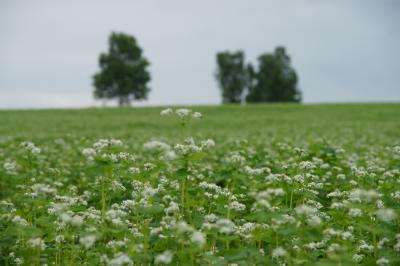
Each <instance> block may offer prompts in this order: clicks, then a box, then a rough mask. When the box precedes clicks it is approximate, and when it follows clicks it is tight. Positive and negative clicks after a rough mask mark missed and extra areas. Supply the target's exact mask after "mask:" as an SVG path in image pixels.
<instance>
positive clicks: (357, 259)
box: [353, 254, 364, 262]
mask: <svg viewBox="0 0 400 266" xmlns="http://www.w3.org/2000/svg"><path fill="white" fill-rule="evenodd" d="M363 259H364V255H362V254H354V255H353V260H354V261H355V262H361V261H362V260H363Z"/></svg>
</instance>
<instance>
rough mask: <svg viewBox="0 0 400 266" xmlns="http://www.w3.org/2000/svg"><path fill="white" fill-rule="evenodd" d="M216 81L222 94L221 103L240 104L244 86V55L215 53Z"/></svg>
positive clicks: (238, 52)
mask: <svg viewBox="0 0 400 266" xmlns="http://www.w3.org/2000/svg"><path fill="white" fill-rule="evenodd" d="M216 60H217V72H216V75H215V77H216V79H217V82H218V85H219V87H220V89H221V92H222V102H224V103H240V102H241V101H242V96H243V92H244V89H245V86H246V71H245V63H244V54H243V52H242V51H237V52H232V53H231V52H228V51H226V52H220V53H217V56H216Z"/></svg>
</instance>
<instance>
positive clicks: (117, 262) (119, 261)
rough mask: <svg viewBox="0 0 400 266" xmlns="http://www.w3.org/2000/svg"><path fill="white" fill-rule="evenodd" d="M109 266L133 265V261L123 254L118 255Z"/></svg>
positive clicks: (109, 262) (110, 261)
mask: <svg viewBox="0 0 400 266" xmlns="http://www.w3.org/2000/svg"><path fill="white" fill-rule="evenodd" d="M107 264H108V265H109V266H122V265H133V263H132V260H131V259H130V258H129V257H128V256H127V255H125V254H124V253H122V252H119V253H117V254H116V255H115V256H114V258H113V259H111V260H109V261H108V263H107Z"/></svg>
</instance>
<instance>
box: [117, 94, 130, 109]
mask: <svg viewBox="0 0 400 266" xmlns="http://www.w3.org/2000/svg"><path fill="white" fill-rule="evenodd" d="M118 105H119V107H123V106H131V99H129V96H120V97H118Z"/></svg>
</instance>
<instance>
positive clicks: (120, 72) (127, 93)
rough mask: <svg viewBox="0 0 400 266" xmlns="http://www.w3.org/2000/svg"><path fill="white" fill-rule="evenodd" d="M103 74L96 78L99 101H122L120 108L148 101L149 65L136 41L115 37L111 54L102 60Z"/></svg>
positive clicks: (100, 73) (132, 38) (94, 81)
mask: <svg viewBox="0 0 400 266" xmlns="http://www.w3.org/2000/svg"><path fill="white" fill-rule="evenodd" d="M99 65H100V71H99V72H98V73H96V74H95V75H94V76H93V85H94V86H95V91H94V96H95V98H97V99H118V103H119V105H120V106H123V105H130V102H131V101H132V100H142V99H147V95H148V93H149V91H150V88H149V87H148V86H147V83H148V82H149V81H150V73H149V71H148V70H147V67H148V66H149V61H147V59H146V58H144V57H143V55H142V49H141V48H140V47H139V45H138V43H137V41H136V39H135V37H133V36H130V35H127V34H124V33H115V32H113V33H111V35H110V37H109V50H108V53H102V54H100V57H99Z"/></svg>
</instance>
